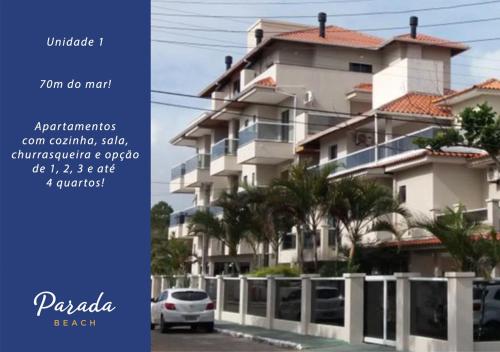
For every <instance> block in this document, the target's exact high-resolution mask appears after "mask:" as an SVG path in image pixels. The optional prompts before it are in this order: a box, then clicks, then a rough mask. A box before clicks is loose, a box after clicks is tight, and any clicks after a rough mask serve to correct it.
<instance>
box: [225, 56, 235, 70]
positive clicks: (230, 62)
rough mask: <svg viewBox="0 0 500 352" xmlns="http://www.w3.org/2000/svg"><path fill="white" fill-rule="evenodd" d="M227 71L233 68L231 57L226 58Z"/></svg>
mask: <svg viewBox="0 0 500 352" xmlns="http://www.w3.org/2000/svg"><path fill="white" fill-rule="evenodd" d="M225 63H226V70H229V69H230V68H231V65H232V64H233V57H232V56H231V55H228V56H226V60H225Z"/></svg>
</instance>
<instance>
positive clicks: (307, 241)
mask: <svg viewBox="0 0 500 352" xmlns="http://www.w3.org/2000/svg"><path fill="white" fill-rule="evenodd" d="M313 240H314V236H313V232H312V231H307V232H305V233H304V249H311V248H313V245H314V242H313ZM320 246H321V236H320V232H319V231H316V247H320Z"/></svg>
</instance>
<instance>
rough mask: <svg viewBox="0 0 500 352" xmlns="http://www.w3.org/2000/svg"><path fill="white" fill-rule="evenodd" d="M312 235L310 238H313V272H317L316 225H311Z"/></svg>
mask: <svg viewBox="0 0 500 352" xmlns="http://www.w3.org/2000/svg"><path fill="white" fill-rule="evenodd" d="M312 230H313V235H312V239H313V252H314V253H313V254H314V272H315V273H317V272H318V243H317V241H316V240H317V238H316V236H317V233H316V225H313V229H312Z"/></svg>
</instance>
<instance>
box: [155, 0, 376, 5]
mask: <svg viewBox="0 0 500 352" xmlns="http://www.w3.org/2000/svg"><path fill="white" fill-rule="evenodd" d="M373 1H377V0H322V1H321V0H309V1H308V0H306V1H299V2H290V1H251V2H235V1H193V0H190V1H184V0H152V1H151V2H152V3H155V2H158V3H169V4H196V5H240V6H241V5H243V6H254V5H258V6H262V5H315V4H317V5H319V4H349V3H360V2H373Z"/></svg>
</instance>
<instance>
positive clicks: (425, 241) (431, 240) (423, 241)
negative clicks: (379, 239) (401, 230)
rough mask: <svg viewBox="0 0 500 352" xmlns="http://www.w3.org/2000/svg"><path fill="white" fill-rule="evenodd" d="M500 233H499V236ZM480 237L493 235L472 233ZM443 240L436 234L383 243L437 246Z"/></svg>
mask: <svg viewBox="0 0 500 352" xmlns="http://www.w3.org/2000/svg"><path fill="white" fill-rule="evenodd" d="M499 235H500V233H497V238H498V236H499ZM480 238H485V239H491V236H490V235H489V234H488V233H484V234H481V233H479V234H475V235H472V239H473V240H476V241H477V240H479V239H480ZM441 244H442V243H441V240H440V239H439V238H437V237H435V236H432V237H425V238H416V239H411V240H402V241H388V242H384V243H383V244H382V245H383V246H385V247H397V246H400V247H413V246H437V245H441Z"/></svg>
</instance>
